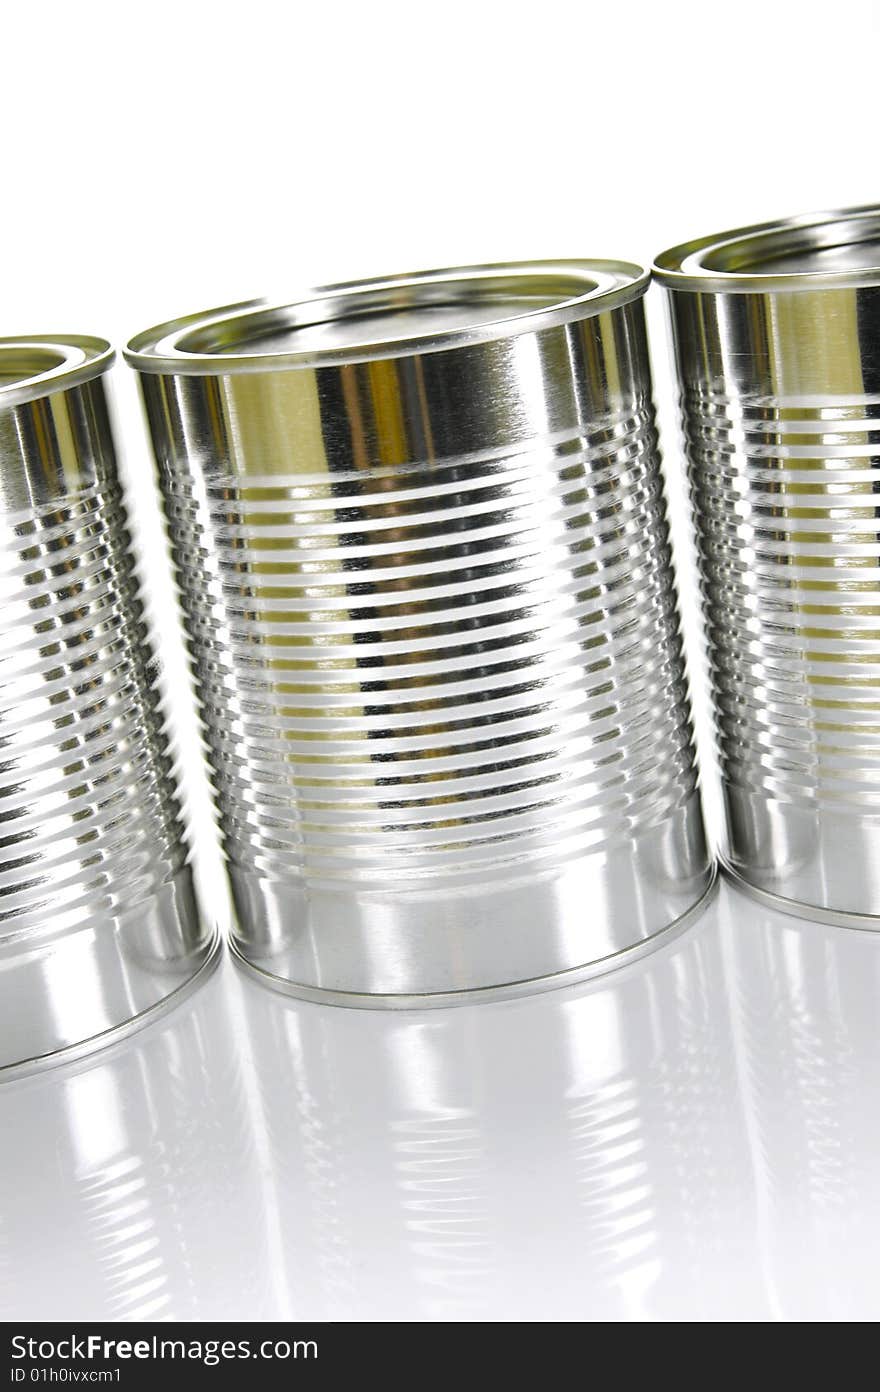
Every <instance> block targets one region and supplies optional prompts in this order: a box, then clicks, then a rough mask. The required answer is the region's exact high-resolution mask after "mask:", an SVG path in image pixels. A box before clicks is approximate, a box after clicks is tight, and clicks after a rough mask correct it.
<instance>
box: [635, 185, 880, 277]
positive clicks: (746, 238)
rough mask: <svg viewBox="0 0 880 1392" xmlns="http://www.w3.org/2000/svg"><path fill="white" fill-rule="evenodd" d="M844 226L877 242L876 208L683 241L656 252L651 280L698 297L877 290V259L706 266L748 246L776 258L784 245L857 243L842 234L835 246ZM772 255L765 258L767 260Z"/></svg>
mask: <svg viewBox="0 0 880 1392" xmlns="http://www.w3.org/2000/svg"><path fill="white" fill-rule="evenodd" d="M844 224H854V225H856V226H858V228H859V230H867V231H869V232H870V233H871V234H872V241H873V240H874V239H875V238H878V239H880V206H878V205H877V204H862V205H859V206H857V207H852V208H838V209H834V210H831V211H828V212H819V213H805V214H800V215H798V216H796V217H789V218H778V219H775V220H774V221H771V222H762V223H754V224H752V225H750V226H746V227H736V228H731V229H729V230H728V231H726V232H717V233H713V234H712V235H711V236H708V237H700V238H697V239H695V240H693V241H689V242H682V243H680V244H679V245H678V246H674V247H670V248H669V249H668V250H667V251H664V252H661V253H660V255H659V256H658V257H657V258H656V260H655V262H654V264H653V266H652V268H651V269H652V274H653V276H654V278H655V279H656V280H657V281H658V282H659V284H661V285H663V286H664V287H665V288H666V289H669V290H676V291H681V292H686V293H693V294H700V293H707V294H740V295H742V294H766V293H769V292H780V291H793V292H798V291H813V292H815V291H816V290H858V289H863V288H870V287H872V286H877V287H880V259H878V264H877V265H867V266H858V267H851V268H846V269H842V270H830V271H822V270H802V271H795V270H789V271H776V272H774V271H772V270H768V271H755V270H753V269H746V270H741V271H738V270H735V269H730V268H725V269H717V268H714V267H712V266H711V265H707V264H706V263H707V261H709V259H710V258H711V257H713V256H715V257H719V256H721V257H723V254H724V253H725V251H728V252H731V251H733V252H735V251H736V248H737V247H741V246H748V244H749V243H752V244H758V243H759V242H760V243H761V244H767V245H770V246H771V247H772V246H773V245H774V244H775V246H776V251H777V254H779V253H781V252H784V251H785V244H786V242H788V243H789V244H800V245H801V246H802V247H804V248H805V249H807V250H810V251H812V252H814V253H815V252H820V251H822V250H828V249H832V248H833V247H834V246H835V245H836V246H847V245H857V241H854V240H853V239H852V237H851V236H850V237H847V236H846V235H842V236H841V237H839V238H838V240H837V241H836V242H835V241H834V238H833V232H834V229H835V227H836V226H839V230H840V232H841V233H844V232H845V228H844V226H843V225H844ZM772 259H773V258H772V256H771V257H770V260H771V262H772Z"/></svg>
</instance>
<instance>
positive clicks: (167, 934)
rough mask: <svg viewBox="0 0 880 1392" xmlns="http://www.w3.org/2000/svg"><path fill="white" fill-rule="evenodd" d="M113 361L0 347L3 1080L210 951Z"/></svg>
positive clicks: (76, 1046) (140, 1001)
mask: <svg viewBox="0 0 880 1392" xmlns="http://www.w3.org/2000/svg"><path fill="white" fill-rule="evenodd" d="M112 357H113V355H112V353H111V351H110V348H109V345H108V344H107V343H105V342H104V341H103V340H100V339H92V338H63V337H52V338H51V339H24V338H4V339H2V340H0V529H2V547H0V573H2V580H3V605H2V611H0V654H2V656H0V747H2V754H0V759H2V770H3V777H2V779H0V822H2V823H3V837H2V840H0V997H2V1010H0V1076H8V1073H9V1072H10V1071H12V1070H21V1069H23V1068H26V1067H33V1066H36V1065H37V1064H39V1063H41V1062H47V1061H49V1060H51V1059H54V1058H56V1057H61V1056H63V1057H70V1056H71V1055H76V1054H79V1053H82V1052H84V1051H85V1050H87V1049H90V1048H92V1047H95V1046H96V1045H98V1044H105V1043H108V1042H110V1041H111V1039H115V1038H116V1037H118V1035H119V1034H120V1032H121V1031H124V1030H126V1029H129V1028H131V1027H132V1026H133V1025H134V1024H136V1023H137V1022H139V1021H141V1020H142V1019H143V1018H144V1017H145V1016H147V1015H151V1014H152V1013H154V1012H155V1011H156V1009H157V1007H158V1006H159V1005H160V1004H164V1003H165V1002H166V1001H168V1000H169V999H170V998H171V997H175V998H177V996H178V995H179V993H180V992H181V991H182V990H183V988H184V987H185V986H187V985H188V984H189V983H190V982H191V981H192V979H193V977H194V974H195V973H196V972H197V971H198V969H199V968H200V967H201V966H202V965H203V964H205V963H206V962H207V961H208V960H209V959H210V958H211V955H212V951H213V950H214V948H215V946H216V935H212V934H211V933H209V931H208V930H207V929H206V928H205V926H204V925H203V924H202V923H201V921H200V918H199V913H198V909H197V906H196V902H195V898H194V894H193V886H192V880H191V873H190V869H189V865H188V863H187V847H186V843H185V840H184V837H183V834H182V828H181V820H180V810H179V807H178V803H177V799H176V794H175V787H174V778H173V774H172V766H171V759H170V756H169V752H168V749H167V746H166V736H165V727H164V721H163V716H162V712H161V707H160V702H159V697H158V695H157V685H156V684H157V671H156V669H155V665H154V662H153V659H152V655H151V652H150V649H149V646H148V643H147V635H146V631H145V622H144V616H143V609H142V604H141V599H140V596H139V591H138V584H137V579H136V575H135V570H134V562H133V559H132V556H131V553H130V544H129V534H128V530H127V521H126V512H125V505H124V501H123V497H122V492H121V488H120V483H119V479H118V475H117V468H116V461H115V455H114V448H113V438H112V432H111V426H110V421H109V416H108V405H107V399H106V395H105V390H104V373H105V372H106V371H107V369H108V367H109V366H110V363H111V361H112Z"/></svg>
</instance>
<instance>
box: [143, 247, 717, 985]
mask: <svg viewBox="0 0 880 1392" xmlns="http://www.w3.org/2000/svg"><path fill="white" fill-rule="evenodd" d="M645 283H646V277H645V276H644V275H643V274H642V273H641V272H640V271H639V270H638V268H636V267H632V266H625V265H620V264H617V263H608V262H596V263H585V262H572V263H565V264H560V265H550V264H528V265H515V266H497V267H488V268H487V267H477V268H470V269H466V270H458V271H441V272H432V273H427V274H423V275H418V276H408V277H400V278H398V279H395V280H390V281H381V282H380V281H374V282H364V283H361V284H352V285H347V286H336V287H332V288H330V289H326V290H322V291H315V292H313V298H311V299H309V300H307V301H304V302H301V303H298V304H292V305H282V306H269V305H264V304H252V305H247V306H238V307H236V308H233V309H226V310H221V311H213V312H212V313H209V314H205V315H201V316H196V317H194V318H191V319H188V320H181V321H178V322H176V323H173V324H166V325H164V326H162V327H160V328H157V329H154V330H152V331H150V332H148V333H145V334H143V335H141V336H140V337H139V338H137V339H135V340H134V341H133V343H132V344H131V345H130V350H129V361H130V362H131V363H132V364H133V366H135V367H136V368H137V369H138V371H139V372H140V374H141V383H142V388H143V392H144V397H145V402H146V408H147V414H148V419H149V423H150V428H151V432H152V437H153V444H154V448H155V453H156V456H157V459H158V463H159V468H160V473H161V481H162V487H163V491H164V497H165V505H166V509H167V514H168V518H169V523H170V527H171V534H172V541H173V546H174V550H175V554H176V560H177V566H178V571H179V576H180V581H181V586H182V591H183V597H184V604H185V608H186V612H187V618H188V625H189V633H190V638H191V641H192V646H193V650H194V654H195V660H196V667H197V675H198V681H199V689H200V696H201V706H202V715H203V718H204V722H205V727H206V731H207V737H208V741H209V745H210V750H211V759H212V765H213V778H214V783H215V788H216V792H217V802H218V808H219V813H220V819H221V824H222V830H223V835H224V841H225V850H226V854H227V857H228V862H229V867H230V874H231V879H232V886H233V892H234V898H235V903H236V908H237V917H238V928H237V931H236V934H235V940H234V941H235V947H236V949H237V951H238V952H239V954H240V955H241V956H242V957H243V958H244V959H246V960H247V961H248V962H249V963H250V964H251V965H252V966H254V967H256V968H258V969H260V970H261V971H262V972H264V973H267V974H268V975H269V976H270V977H272V978H273V979H274V981H275V983H276V984H279V985H283V986H286V987H288V988H289V989H291V990H294V991H295V992H297V993H299V994H306V995H308V994H310V993H314V992H317V993H319V994H320V996H321V998H322V999H331V1000H332V999H336V1000H339V1001H341V1002H343V1003H348V1004H357V1003H367V1001H370V1002H377V1003H383V1004H400V1003H407V1002H410V1003H411V1002H413V1000H414V999H417V1000H419V1001H421V1002H426V1003H427V1001H426V998H428V997H433V1002H435V1003H436V1002H439V1001H442V1000H443V999H444V998H448V997H449V995H450V994H455V993H458V992H462V991H474V990H486V989H493V990H496V991H497V990H503V989H515V988H516V987H518V986H519V987H521V986H522V985H523V984H524V983H526V982H531V983H535V982H536V981H537V980H539V979H541V978H547V977H551V976H557V975H559V974H571V973H576V974H584V973H586V972H591V971H595V970H597V969H601V968H604V967H606V966H608V965H610V964H611V962H612V960H613V961H617V960H618V959H619V956H620V954H622V953H623V952H626V951H634V950H636V951H637V950H639V949H643V948H644V945H645V943H646V941H647V940H648V939H649V938H651V937H652V936H653V935H655V934H656V933H658V932H660V931H661V930H662V929H664V928H666V927H668V926H669V925H670V924H671V923H673V922H675V921H677V920H680V919H681V917H682V916H683V915H684V914H686V913H688V912H689V911H690V910H691V909H692V908H693V907H694V906H695V905H696V904H697V902H698V901H699V900H700V898H701V897H702V896H703V895H704V894H705V892H706V890H707V888H708V886H709V884H710V880H711V874H712V870H711V866H710V862H709V857H708V855H707V852H706V847H705V843H704V837H703V829H702V821H701V814H700V807H699V799H698V794H697V790H696V784H695V773H694V763H693V751H692V745H691V729H690V717H689V711H688V705H687V697H686V691H685V679H684V673H683V667H682V659H681V653H680V646H679V636H678V617H677V612H676V600H675V594H674V588H673V579H672V572H671V568H670V557H669V546H668V540H667V529H666V522H665V516H664V502H663V496H662V488H661V481H660V475H659V467H658V456H657V447H656V433H655V428H654V414H653V409H652V405H651V394H650V378H649V371H648V361H647V353H646V344H645V327H644V315H643V307H642V295H643V292H644V288H645Z"/></svg>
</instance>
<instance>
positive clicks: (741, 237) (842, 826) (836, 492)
mask: <svg viewBox="0 0 880 1392" xmlns="http://www.w3.org/2000/svg"><path fill="white" fill-rule="evenodd" d="M878 249H880V212H878V211H877V210H876V209H853V210H849V211H845V212H841V213H835V214H820V215H815V216H812V217H803V218H798V219H794V220H792V221H790V222H784V223H780V224H775V225H767V226H765V227H761V228H755V229H751V230H749V229H741V230H739V231H737V232H733V233H725V234H721V235H720V236H718V237H715V238H707V239H704V240H702V241H700V242H696V243H692V244H689V245H688V246H685V247H679V248H676V249H675V250H674V251H670V252H667V253H665V254H664V255H663V256H661V257H660V258H659V260H658V263H657V273H658V275H659V278H660V279H661V281H662V282H663V283H665V285H666V287H667V290H668V291H669V303H670V308H671V314H672V321H673V329H674V337H675V343H676V359H677V367H678V374H679V379H680V384H681V389H682V410H683V417H684V430H685V443H686V449H687V455H688V459H689V463H690V471H691V482H692V494H693V500H694V507H695V511H696V520H697V530H698V534H699V542H700V549H701V559H702V568H703V583H704V593H705V612H706V618H707V623H708V629H709V639H710V649H711V659H712V667H713V683H714V697H715V708H716V718H717V727H718V734H719V743H720V753H721V762H722V770H723V777H724V784H725V787H724V791H725V800H726V807H727V837H728V841H727V848H726V852H725V858H726V860H727V861H728V863H729V865H730V868H731V869H732V871H733V872H734V873H735V874H736V875H737V876H738V877H739V878H740V879H741V880H742V881H745V882H747V883H748V884H749V885H750V886H751V887H753V888H754V889H755V890H756V891H759V892H761V893H763V894H765V895H772V896H774V898H775V900H776V902H777V903H778V906H779V907H780V908H783V909H787V910H788V911H790V912H795V913H797V912H802V913H803V912H810V911H813V912H815V913H817V914H818V916H820V917H823V918H828V917H832V918H833V919H835V920H836V921H839V922H851V923H853V924H854V925H859V926H866V925H867V924H868V923H871V924H872V926H877V919H878V915H880V716H878V712H880V609H878V605H877V593H878V589H880V511H878V508H877V495H878V491H880V446H878V422H880V253H878Z"/></svg>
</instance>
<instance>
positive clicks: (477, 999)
mask: <svg viewBox="0 0 880 1392" xmlns="http://www.w3.org/2000/svg"><path fill="white" fill-rule="evenodd" d="M717 889H718V873H717V868H716V867H715V866H713V867H712V869H711V872H710V877H709V882H708V884H707V886H706V888H705V889H704V890H703V893H702V894H701V895H700V897H699V899H697V900H696V902H695V903H693V904H692V905H691V907H690V908H689V909H687V910H686V911H685V912H684V913H683V914H681V915H680V916H679V917H678V918H676V919H673V921H672V922H671V923H667V924H666V925H665V927H663V928H658V929H657V931H656V932H655V933H652V934H651V936H650V937H648V938H644V939H643V940H642V941H641V942H638V943H634V944H633V945H632V946H631V947H625V948H623V949H621V951H620V952H613V953H611V954H610V955H609V956H607V957H602V958H600V959H599V960H598V961H595V962H587V963H584V965H583V966H580V967H572V968H571V969H569V970H567V971H561V972H554V973H553V974H552V975H550V976H537V977H530V978H529V979H527V980H524V981H511V982H506V983H505V984H503V985H499V986H475V987H471V988H468V989H465V990H461V991H434V992H422V993H419V994H404V993H402V992H401V993H399V994H397V993H396V994H387V993H383V994H380V993H378V992H375V993H374V992H361V991H339V990H333V989H329V988H323V987H317V986H305V985H302V984H301V983H299V982H296V981H290V980H288V979H287V978H285V977H282V976H276V975H275V974H274V973H273V972H269V971H266V970H265V969H264V968H263V967H258V966H256V965H255V964H254V963H253V962H251V961H249V960H248V958H247V957H245V956H244V954H243V953H242V951H241V949H240V948H239V947H238V946H237V945H236V943H235V942H234V941H232V940H231V939H230V941H229V951H230V955H231V957H232V960H233V961H234V962H235V965H236V966H237V967H238V969H239V970H240V971H241V972H243V973H244V974H245V975H247V976H249V977H251V978H253V979H254V980H255V981H258V982H259V983H260V984H261V985H263V986H268V987H270V988H271V989H272V990H274V991H277V992H279V993H280V994H281V995H285V996H290V997H293V998H294V999H296V1000H304V1001H310V1002H312V1003H314V1004H316V1005H328V1006H338V1007H341V1008H343V1009H347V1010H436V1009H440V1008H444V1007H451V1006H460V1005H478V1004H482V1003H483V1002H487V1003H488V1002H492V1001H504V1000H516V999H518V998H520V997H522V996H531V995H538V994H540V993H542V992H544V991H559V990H562V989H563V988H564V987H566V986H576V985H579V984H580V983H581V982H586V981H592V980H593V979H594V978H595V977H599V976H605V975H607V974H608V973H610V972H614V971H619V970H622V969H623V968H624V967H627V966H629V965H630V964H631V963H633V962H637V961H638V960H639V959H640V958H641V957H646V956H647V955H648V954H649V953H651V952H655V951H656V950H657V949H658V948H659V947H661V946H664V945H666V944H667V943H670V942H672V941H673V940H674V939H675V938H677V937H678V936H679V935H680V934H681V933H684V932H685V930H686V929H687V928H689V927H690V926H691V924H692V923H693V922H694V921H695V920H696V919H697V918H699V917H700V915H701V914H702V913H703V911H704V910H705V909H706V908H708V906H709V904H710V903H711V901H712V899H713V898H714V896H715V894H716V892H717ZM878 926H880V923H878Z"/></svg>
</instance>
